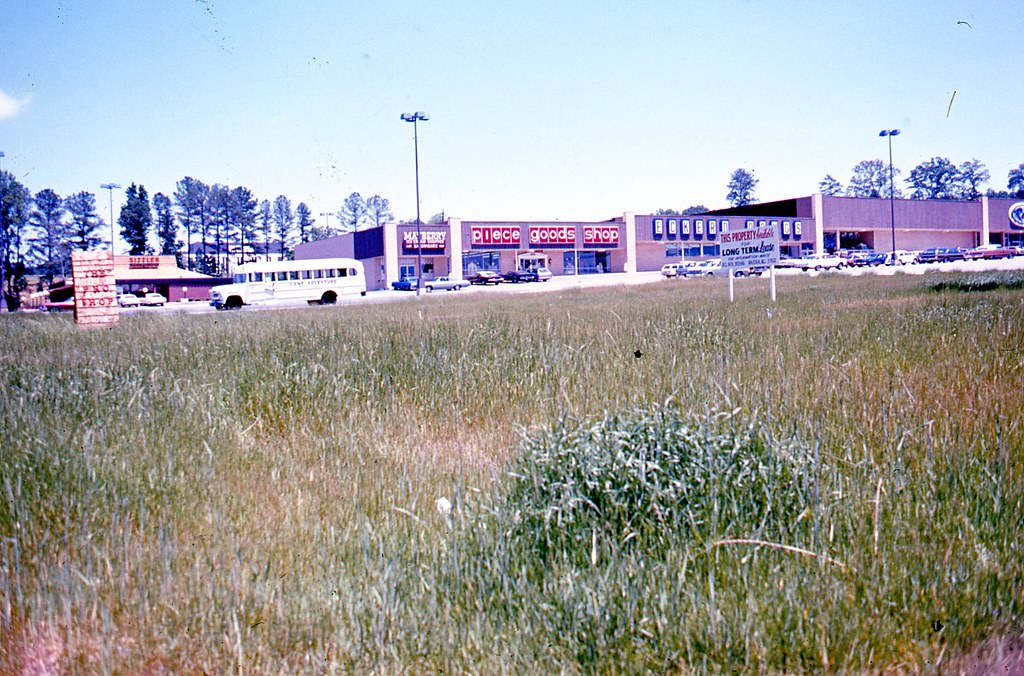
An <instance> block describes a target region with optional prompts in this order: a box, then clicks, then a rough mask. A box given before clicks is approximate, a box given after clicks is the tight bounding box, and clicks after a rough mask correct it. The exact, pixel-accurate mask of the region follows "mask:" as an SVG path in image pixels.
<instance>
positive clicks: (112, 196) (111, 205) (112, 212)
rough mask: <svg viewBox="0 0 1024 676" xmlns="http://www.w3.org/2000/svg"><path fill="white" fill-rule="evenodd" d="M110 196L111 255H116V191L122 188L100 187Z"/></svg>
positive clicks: (106, 184)
mask: <svg viewBox="0 0 1024 676" xmlns="http://www.w3.org/2000/svg"><path fill="white" fill-rule="evenodd" d="M100 187H101V188H103V189H104V190H106V191H107V194H108V195H109V196H110V255H111V256H113V255H114V190H115V189H116V188H120V187H121V186H120V185H118V184H117V183H104V184H102V185H101V186H100Z"/></svg>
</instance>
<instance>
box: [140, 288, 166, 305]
mask: <svg viewBox="0 0 1024 676" xmlns="http://www.w3.org/2000/svg"><path fill="white" fill-rule="evenodd" d="M166 302H167V299H166V298H164V297H163V296H162V295H161V294H159V293H156V292H155V291H150V292H149V293H147V294H146V295H145V296H143V297H142V298H141V299H140V301H139V304H140V305H155V306H157V307H160V306H162V305H163V304H164V303H166Z"/></svg>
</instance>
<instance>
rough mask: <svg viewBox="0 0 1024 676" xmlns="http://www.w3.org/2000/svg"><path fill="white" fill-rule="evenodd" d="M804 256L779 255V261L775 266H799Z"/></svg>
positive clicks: (777, 267)
mask: <svg viewBox="0 0 1024 676" xmlns="http://www.w3.org/2000/svg"><path fill="white" fill-rule="evenodd" d="M801 261H803V259H802V258H794V257H792V256H779V262H778V263H776V264H775V268H776V269H779V268H799V267H800V266H801V264H802V263H801Z"/></svg>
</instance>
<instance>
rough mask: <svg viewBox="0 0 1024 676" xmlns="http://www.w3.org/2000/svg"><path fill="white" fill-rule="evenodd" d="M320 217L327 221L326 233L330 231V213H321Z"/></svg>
mask: <svg viewBox="0 0 1024 676" xmlns="http://www.w3.org/2000/svg"><path fill="white" fill-rule="evenodd" d="M320 215H321V216H323V217H324V218H326V219H327V232H330V231H331V212H330V211H321V212H320Z"/></svg>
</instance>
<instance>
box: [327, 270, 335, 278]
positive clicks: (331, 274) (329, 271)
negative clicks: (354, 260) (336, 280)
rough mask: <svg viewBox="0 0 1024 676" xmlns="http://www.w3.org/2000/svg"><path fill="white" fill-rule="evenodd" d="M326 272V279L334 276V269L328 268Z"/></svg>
mask: <svg viewBox="0 0 1024 676" xmlns="http://www.w3.org/2000/svg"><path fill="white" fill-rule="evenodd" d="M326 272H327V276H328V277H333V276H334V268H329V269H328V270H327V271H326Z"/></svg>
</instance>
